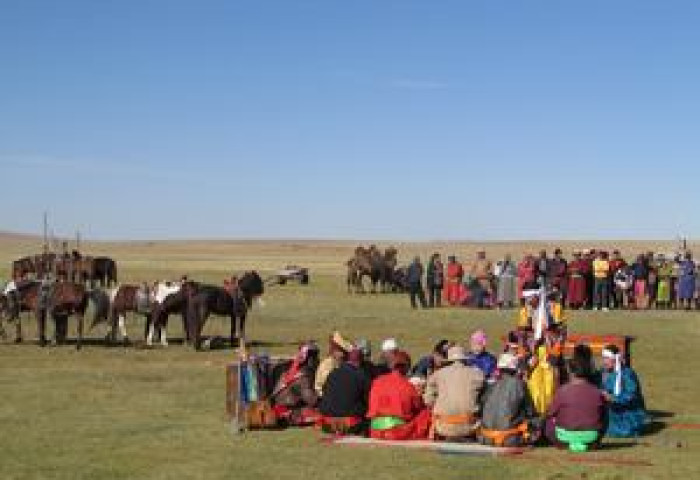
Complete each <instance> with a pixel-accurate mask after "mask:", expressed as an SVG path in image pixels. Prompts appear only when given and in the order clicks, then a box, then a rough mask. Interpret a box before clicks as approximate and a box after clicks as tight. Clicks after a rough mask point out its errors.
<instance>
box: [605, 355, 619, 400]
mask: <svg viewBox="0 0 700 480" xmlns="http://www.w3.org/2000/svg"><path fill="white" fill-rule="evenodd" d="M602 356H603V358H608V359H610V360H615V390H614V391H613V393H614V394H615V395H616V396H617V395H619V394H620V393H622V356H621V355H620V354H619V353H614V352H612V351H610V350H608V349H606V348H604V349H603V352H602Z"/></svg>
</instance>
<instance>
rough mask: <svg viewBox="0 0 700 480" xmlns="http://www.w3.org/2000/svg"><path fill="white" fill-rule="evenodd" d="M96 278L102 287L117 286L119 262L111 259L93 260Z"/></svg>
mask: <svg viewBox="0 0 700 480" xmlns="http://www.w3.org/2000/svg"><path fill="white" fill-rule="evenodd" d="M92 262H93V268H94V278H95V280H97V281H98V282H100V286H101V287H107V288H109V287H111V286H112V284H113V283H114V284H115V285H116V284H117V262H115V261H114V260H112V259H111V258H109V257H95V258H93V259H92Z"/></svg>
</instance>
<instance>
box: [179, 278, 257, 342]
mask: <svg viewBox="0 0 700 480" xmlns="http://www.w3.org/2000/svg"><path fill="white" fill-rule="evenodd" d="M264 291H265V286H264V283H263V281H262V279H261V278H260V275H258V273H257V272H255V271H251V272H246V273H245V274H243V276H241V277H240V278H239V279H238V283H237V286H236V287H235V288H234V290H233V291H232V292H231V293H229V292H228V291H227V290H225V289H224V288H222V287H216V286H211V285H207V286H205V287H200V288H199V289H198V291H197V292H196V293H195V294H194V296H192V297H191V298H190V300H189V304H188V315H187V320H188V322H187V324H188V328H189V330H190V339H191V340H192V341H193V342H194V347H195V348H196V349H199V348H200V347H201V343H202V330H203V328H204V324H205V323H206V321H207V318H209V315H210V314H212V313H214V314H216V315H225V316H228V317H230V318H231V345H232V346H233V345H234V344H235V341H236V339H238V340H239V344H244V343H245V320H246V315H247V313H248V310H249V309H250V307H251V306H252V304H253V300H255V299H256V298H257V297H260V296H261V295H262V294H263V293H264Z"/></svg>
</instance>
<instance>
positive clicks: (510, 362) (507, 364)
mask: <svg viewBox="0 0 700 480" xmlns="http://www.w3.org/2000/svg"><path fill="white" fill-rule="evenodd" d="M498 368H507V369H510V370H517V368H518V357H516V356H515V355H513V354H512V353H509V352H505V353H502V354H501V356H500V357H498Z"/></svg>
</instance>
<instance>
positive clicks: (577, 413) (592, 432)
mask: <svg viewBox="0 0 700 480" xmlns="http://www.w3.org/2000/svg"><path fill="white" fill-rule="evenodd" d="M568 367H569V382H568V383H567V384H566V385H564V386H563V387H561V388H559V389H558V390H557V391H556V394H555V395H554V401H553V402H552V403H551V405H550V406H549V409H548V410H547V415H546V423H545V435H546V437H547V439H548V440H549V441H550V442H551V443H552V444H554V445H556V446H557V447H559V448H563V447H565V446H568V448H569V450H571V451H574V452H585V451H586V450H588V448H589V447H590V446H595V445H599V444H600V440H601V439H602V437H603V431H604V429H605V419H604V415H605V400H604V398H603V394H602V392H601V391H600V390H599V389H598V388H596V387H595V386H594V385H592V384H591V383H590V382H589V381H588V378H590V376H591V371H590V365H587V364H586V363H585V362H584V361H582V359H581V358H577V357H574V358H572V359H570V360H569V361H568Z"/></svg>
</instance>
